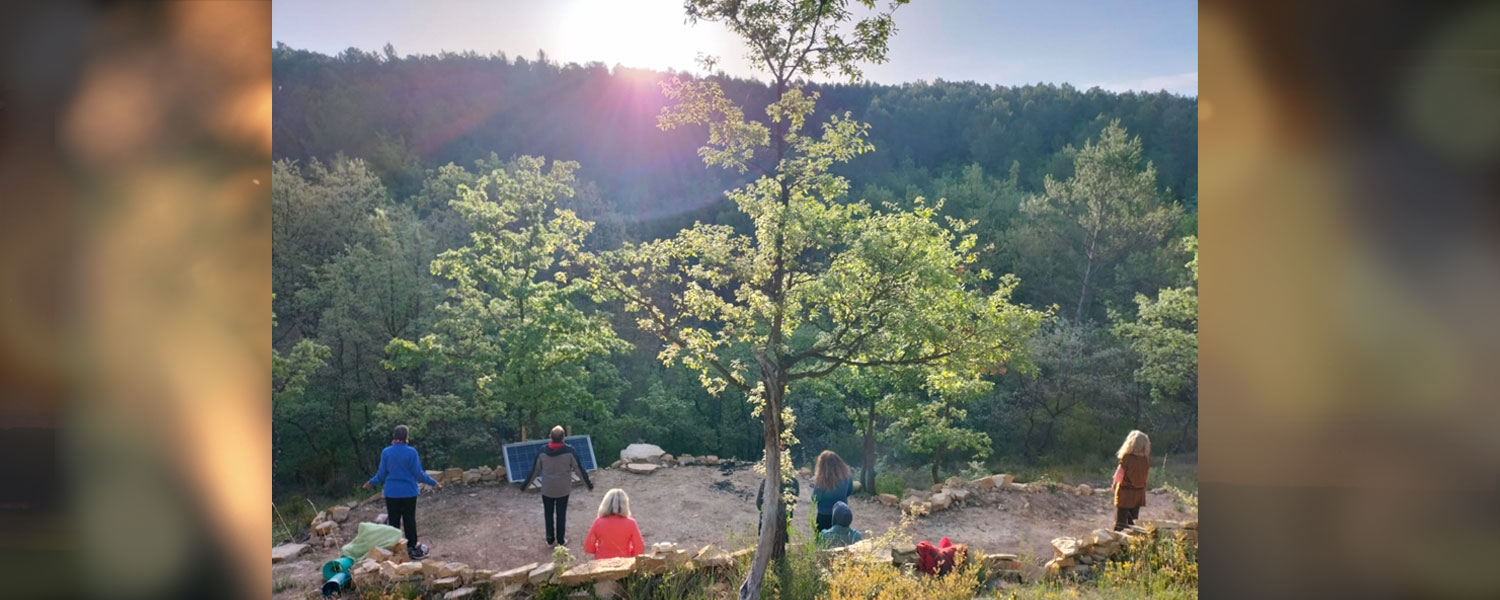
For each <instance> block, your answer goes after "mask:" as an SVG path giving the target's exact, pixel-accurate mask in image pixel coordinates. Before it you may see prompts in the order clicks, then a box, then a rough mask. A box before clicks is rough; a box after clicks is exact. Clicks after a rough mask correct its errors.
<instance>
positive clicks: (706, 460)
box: [703, 454, 719, 467]
mask: <svg viewBox="0 0 1500 600" xmlns="http://www.w3.org/2000/svg"><path fill="white" fill-rule="evenodd" d="M703 464H705V465H708V466H710V467H712V466H714V465H717V464H719V457H717V456H714V455H712V454H710V455H708V456H705V457H703Z"/></svg>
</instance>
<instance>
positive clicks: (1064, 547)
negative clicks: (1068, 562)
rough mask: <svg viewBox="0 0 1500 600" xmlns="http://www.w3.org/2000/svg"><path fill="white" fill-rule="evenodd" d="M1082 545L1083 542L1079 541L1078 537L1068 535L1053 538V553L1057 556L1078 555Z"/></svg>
mask: <svg viewBox="0 0 1500 600" xmlns="http://www.w3.org/2000/svg"><path fill="white" fill-rule="evenodd" d="M1081 546H1082V544H1081V543H1079V541H1078V539H1077V538H1070V537H1067V536H1063V537H1060V538H1053V539H1052V554H1053V555H1054V556H1055V557H1057V558H1067V557H1070V556H1076V555H1077V554H1078V551H1079V548H1080V547H1081Z"/></svg>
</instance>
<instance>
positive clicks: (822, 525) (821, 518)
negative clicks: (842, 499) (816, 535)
mask: <svg viewBox="0 0 1500 600" xmlns="http://www.w3.org/2000/svg"><path fill="white" fill-rule="evenodd" d="M829 527H833V515H832V514H826V515H825V514H823V513H818V531H823V530H824V529H828V528H829Z"/></svg>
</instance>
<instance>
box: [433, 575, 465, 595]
mask: <svg viewBox="0 0 1500 600" xmlns="http://www.w3.org/2000/svg"><path fill="white" fill-rule="evenodd" d="M461 583H462V582H460V581H459V580H458V577H439V578H437V579H434V580H432V583H429V584H427V587H428V589H431V590H432V591H434V592H446V591H448V590H452V589H457V588H458V586H459V585H460V584H461Z"/></svg>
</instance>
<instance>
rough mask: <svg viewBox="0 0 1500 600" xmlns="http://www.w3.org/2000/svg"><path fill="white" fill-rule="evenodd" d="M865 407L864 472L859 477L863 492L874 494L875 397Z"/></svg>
mask: <svg viewBox="0 0 1500 600" xmlns="http://www.w3.org/2000/svg"><path fill="white" fill-rule="evenodd" d="M866 408H867V409H868V412H866V413H865V414H866V418H865V453H864V454H865V460H864V463H865V472H864V474H863V475H864V476H863V477H861V478H860V479H863V480H864V481H863V482H862V484H861V485H863V486H864V488H865V493H867V494H871V495H874V494H875V397H874V396H871V397H870V404H869V405H868V406H866Z"/></svg>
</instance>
